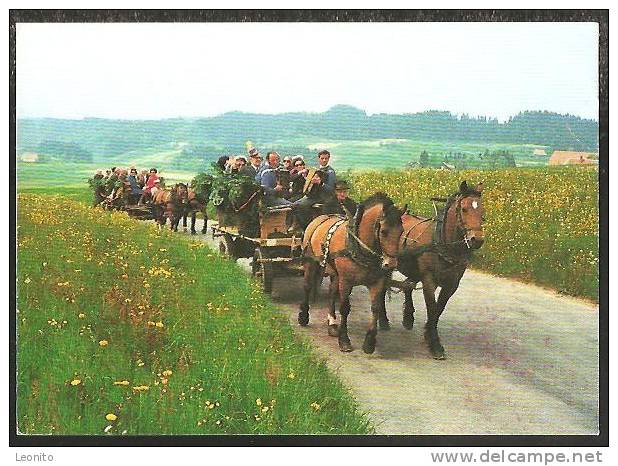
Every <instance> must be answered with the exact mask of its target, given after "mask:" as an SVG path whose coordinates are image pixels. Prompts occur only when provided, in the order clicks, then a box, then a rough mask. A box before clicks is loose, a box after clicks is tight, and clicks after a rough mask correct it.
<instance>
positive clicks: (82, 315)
mask: <svg viewBox="0 0 618 466" xmlns="http://www.w3.org/2000/svg"><path fill="white" fill-rule="evenodd" d="M77 317H79V318H80V319H83V318H84V317H86V314H84V313H83V312H80V313H79V315H78V316H77Z"/></svg>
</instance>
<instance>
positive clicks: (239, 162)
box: [231, 155, 247, 174]
mask: <svg viewBox="0 0 618 466" xmlns="http://www.w3.org/2000/svg"><path fill="white" fill-rule="evenodd" d="M246 165H247V159H246V158H245V156H244V155H237V156H236V157H234V165H233V166H232V169H231V173H233V174H238V173H241V172H242V170H243V168H245V166H246Z"/></svg>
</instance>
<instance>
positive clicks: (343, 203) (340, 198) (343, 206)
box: [324, 180, 358, 218]
mask: <svg viewBox="0 0 618 466" xmlns="http://www.w3.org/2000/svg"><path fill="white" fill-rule="evenodd" d="M349 190H350V185H349V184H348V182H347V181H346V180H338V181H337V182H336V183H335V197H334V198H331V199H330V200H329V201H328V202H327V203H325V204H324V213H325V214H339V215H345V216H346V217H348V218H352V217H353V216H354V214H355V213H356V208H357V207H358V204H357V203H356V201H354V199H351V198H349V197H348V192H349Z"/></svg>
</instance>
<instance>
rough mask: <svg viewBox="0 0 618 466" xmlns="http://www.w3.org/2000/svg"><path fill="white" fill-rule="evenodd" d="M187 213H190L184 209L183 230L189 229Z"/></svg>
mask: <svg viewBox="0 0 618 466" xmlns="http://www.w3.org/2000/svg"><path fill="white" fill-rule="evenodd" d="M187 215H189V212H187V209H184V210H183V211H182V230H183V231H187Z"/></svg>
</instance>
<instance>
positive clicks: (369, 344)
mask: <svg viewBox="0 0 618 466" xmlns="http://www.w3.org/2000/svg"><path fill="white" fill-rule="evenodd" d="M375 350H376V342H375V340H374V341H370V340H367V339H365V342H364V343H363V351H364V352H365V354H373V352H374V351H375Z"/></svg>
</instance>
